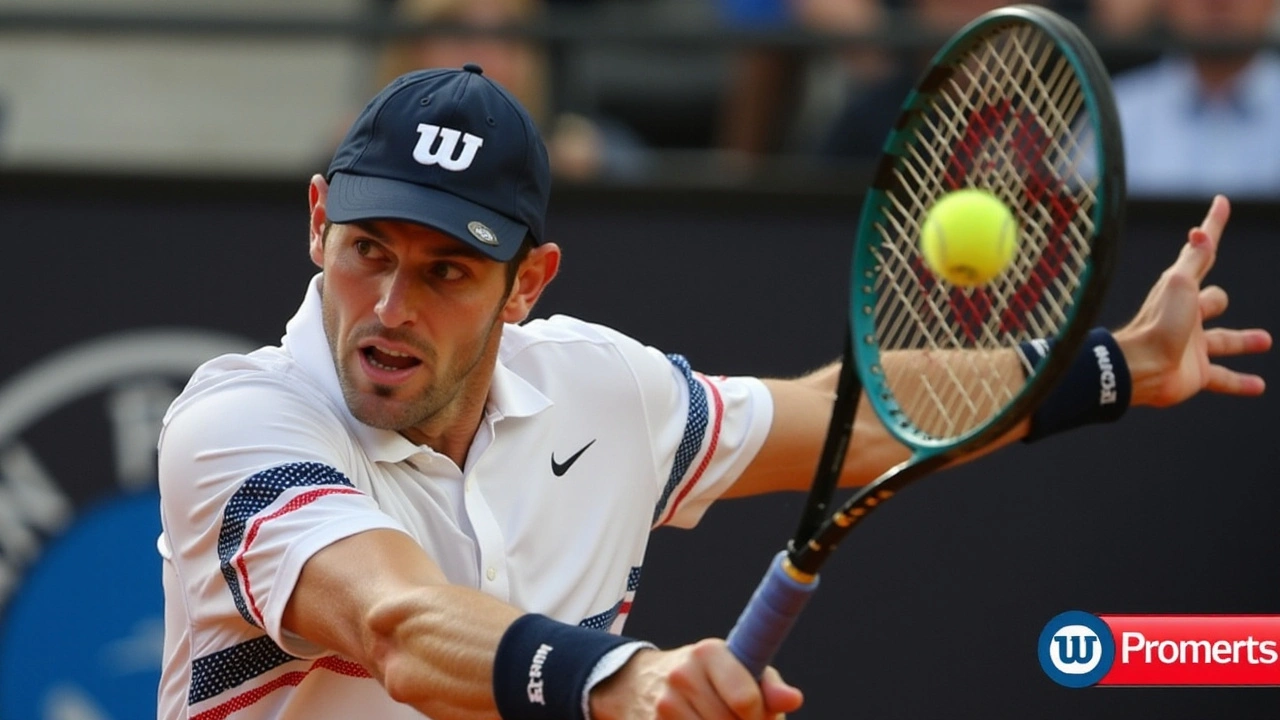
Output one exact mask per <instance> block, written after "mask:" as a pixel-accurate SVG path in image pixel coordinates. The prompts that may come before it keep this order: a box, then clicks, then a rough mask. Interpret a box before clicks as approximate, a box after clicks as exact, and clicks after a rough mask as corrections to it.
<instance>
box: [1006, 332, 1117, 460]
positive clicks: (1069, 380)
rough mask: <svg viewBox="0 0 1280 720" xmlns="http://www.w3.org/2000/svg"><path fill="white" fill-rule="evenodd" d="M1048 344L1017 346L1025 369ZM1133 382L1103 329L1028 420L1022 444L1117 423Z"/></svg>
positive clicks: (1038, 358)
mask: <svg viewBox="0 0 1280 720" xmlns="http://www.w3.org/2000/svg"><path fill="white" fill-rule="evenodd" d="M1051 347H1052V341H1048V342H1046V341H1044V340H1034V341H1031V342H1025V343H1021V344H1020V345H1019V346H1018V350H1019V352H1021V353H1022V357H1023V360H1024V361H1025V362H1026V365H1025V367H1035V366H1036V365H1037V364H1039V362H1040V361H1041V360H1042V359H1044V357H1045V356H1046V355H1048V354H1049V349H1050V348H1051ZM1132 391H1133V383H1132V381H1131V379H1130V377H1129V366H1128V364H1127V363H1125V359H1124V353H1123V352H1121V351H1120V346H1119V345H1118V344H1116V340H1115V338H1114V337H1112V336H1111V333H1109V332H1107V331H1106V330H1105V329H1104V328H1094V329H1093V330H1090V331H1089V334H1088V335H1087V336H1085V341H1084V344H1083V345H1082V346H1081V350H1080V354H1079V355H1077V356H1076V358H1075V360H1074V361H1073V362H1072V363H1071V366H1070V367H1068V368H1067V371H1066V374H1065V375H1064V376H1063V377H1062V380H1061V381H1059V383H1058V386H1057V387H1056V388H1054V389H1053V390H1051V391H1050V392H1049V396H1048V397H1047V398H1045V399H1044V402H1042V403H1041V404H1040V407H1039V408H1037V409H1036V411H1035V413H1034V414H1032V416H1031V429H1030V431H1028V433H1027V436H1026V437H1025V438H1023V442H1028V443H1030V442H1035V441H1037V440H1040V439H1043V438H1046V437H1048V436H1050V435H1055V434H1057V433H1060V432H1064V431H1066V430H1070V429H1072V428H1077V427H1080V426H1082V425H1089V424H1092V423H1104V422H1112V421H1115V420H1119V419H1120V417H1121V416H1122V415H1124V412H1125V410H1127V409H1128V408H1129V399H1130V396H1131V394H1132Z"/></svg>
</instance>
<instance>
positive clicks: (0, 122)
mask: <svg viewBox="0 0 1280 720" xmlns="http://www.w3.org/2000/svg"><path fill="white" fill-rule="evenodd" d="M1001 4H1005V3H1000V2H992V1H991V0H222V1H221V2H219V3H206V2H198V1H197V0H0V170H5V169H8V170H15V169H16V170H23V171H26V170H36V171H43V170H60V169H76V170H78V171H84V170H91V171H106V172H111V173H126V174H137V173H142V174H152V173H158V174H162V175H174V174H179V175H183V176H192V175H195V176H206V175H219V174H230V175H236V176H246V175H250V176H256V175H261V176H269V177H273V178H277V177H282V176H285V177H288V176H301V177H305V176H306V175H307V174H309V173H311V172H315V171H317V170H320V169H322V168H323V167H324V166H325V164H326V163H327V159H328V155H329V152H330V150H331V149H332V147H333V145H334V144H335V143H336V142H337V140H338V139H339V138H340V137H341V134H342V132H343V130H344V129H345V126H346V123H347V122H348V121H349V120H350V119H352V118H353V117H354V115H355V113H356V112H357V111H358V110H359V108H360V107H361V106H362V105H363V103H364V102H365V100H366V99H367V98H368V97H369V96H371V95H372V94H373V93H374V92H375V91H376V90H377V89H378V88H379V87H381V86H382V84H384V83H385V82H386V81H387V80H389V79H390V78H392V77H394V76H395V75H398V74H399V73H401V72H404V71H407V70H410V69H413V68H416V67H423V66H450V65H452V66H457V65H461V64H462V63H465V62H477V63H479V64H481V65H482V66H483V67H484V68H485V72H486V73H487V74H488V75H489V76H490V77H493V78H494V79H496V80H498V81H499V82H501V83H503V84H504V85H506V86H508V88H509V89H511V90H512V91H513V92H514V93H515V94H516V95H517V96H519V97H520V98H521V99H522V100H523V101H524V102H525V104H526V105H527V106H528V107H529V108H530V110H531V111H532V112H533V114H534V115H535V116H536V117H537V118H538V120H539V122H540V124H541V125H542V128H543V130H544V132H545V135H546V138H547V141H548V146H549V148H550V149H551V153H552V163H553V170H554V171H555V173H556V175H557V176H558V178H560V180H561V181H563V182H578V183H614V184H618V183H631V184H644V185H658V186H669V185H688V184H703V185H713V186H725V185H727V186H737V185H745V184H753V183H754V184H760V183H768V184H773V185H784V186H788V185H794V186H796V187H800V188H804V189H812V188H813V187H815V186H820V185H822V184H823V183H832V182H841V181H842V180H841V179H840V175H839V173H846V172H853V173H857V172H859V171H860V170H862V169H863V168H865V166H866V163H867V161H868V160H869V159H870V158H873V157H874V156H875V154H876V153H877V152H878V150H879V147H880V143H881V141H882V140H883V138H884V136H885V132H886V130H887V128H888V127H889V124H890V122H891V121H892V119H893V117H894V115H895V113H896V110H897V107H898V105H899V104H900V103H901V101H902V100H903V98H904V97H905V95H906V92H907V90H908V89H909V88H910V86H911V84H912V82H913V81H914V80H915V78H916V75H917V73H918V72H919V69H920V68H921V66H922V64H923V63H924V62H925V60H927V58H928V57H929V56H930V55H931V54H932V53H933V52H934V51H935V50H937V49H938V47H940V46H941V44H942V42H943V41H944V39H945V38H946V37H947V35H949V34H950V33H951V32H953V31H954V30H956V29H957V28H958V27H960V26H961V25H963V24H964V23H965V22H967V21H969V20H971V19H972V18H974V17H975V16H977V15H978V14H980V13H981V12H983V11H985V10H988V9H991V8H993V7H997V6H999V5H1001ZM1042 4H1046V5H1048V6H1050V7H1052V8H1054V9H1056V10H1058V11H1059V12H1061V13H1063V14H1064V15H1066V16H1068V17H1070V18H1072V19H1073V20H1075V21H1076V22H1077V23H1079V24H1080V25H1081V26H1082V27H1084V28H1085V29H1086V31H1087V32H1088V33H1089V34H1090V36H1091V37H1092V38H1093V39H1094V40H1095V42H1096V44H1097V45H1098V47H1099V49H1100V51H1101V52H1102V54H1103V56H1104V59H1105V61H1106V62H1107V64H1108V67H1109V68H1110V69H1111V70H1112V72H1113V75H1114V77H1115V85H1116V90H1117V95H1118V99H1119V102H1120V106H1121V110H1122V115H1123V123H1124V128H1125V134H1126V140H1127V146H1128V155H1129V166H1130V184H1131V189H1132V191H1133V193H1134V194H1135V195H1136V196H1143V195H1151V196H1157V197H1165V196H1190V197H1197V198H1198V197H1207V196H1208V195H1209V194H1211V193H1213V192H1217V191H1225V192H1229V193H1231V194H1232V195H1233V196H1234V197H1238V198H1244V197H1248V196H1255V197H1260V198H1270V197H1273V196H1275V195H1276V194H1277V193H1280V62H1278V61H1277V55H1276V54H1275V52H1274V51H1273V50H1272V49H1271V45H1272V43H1273V42H1274V41H1275V40H1276V38H1277V33H1278V28H1280V24H1278V22H1277V2H1276V0H1050V1H1049V2H1046V3H1042Z"/></svg>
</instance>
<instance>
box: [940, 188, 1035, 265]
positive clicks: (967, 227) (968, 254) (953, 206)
mask: <svg viewBox="0 0 1280 720" xmlns="http://www.w3.org/2000/svg"><path fill="white" fill-rule="evenodd" d="M1017 251H1018V221H1017V220H1016V219H1015V218H1014V217H1013V213H1012V212H1011V211H1010V210H1009V208H1008V207H1007V206H1006V205H1005V204H1004V203H1002V202H1000V199H999V198H997V197H996V196H995V195H993V194H991V193H990V192H987V191H986V190H978V189H976V188H969V189H965V190H956V191H955V192H950V193H947V194H946V195H944V196H943V197H942V199H941V200H939V201H938V202H937V203H935V204H934V206H933V207H932V208H930V209H929V214H928V215H927V216H926V217H925V221H924V226H923V227H922V228H921V230H920V252H921V253H922V254H923V255H924V259H925V262H927V263H928V264H929V268H930V269H932V270H933V271H934V273H936V274H938V275H939V276H941V277H942V278H944V279H946V280H947V281H948V282H950V283H952V284H954V285H960V286H962V287H973V286H976V285H985V284H986V283H989V282H991V281H992V280H993V279H995V277H996V276H997V275H999V274H1000V273H1002V272H1004V270H1005V268H1007V267H1008V266H1009V263H1010V262H1012V261H1013V256H1014V255H1015V254H1016V253H1017Z"/></svg>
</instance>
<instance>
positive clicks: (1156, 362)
mask: <svg viewBox="0 0 1280 720" xmlns="http://www.w3.org/2000/svg"><path fill="white" fill-rule="evenodd" d="M1230 216H1231V205H1230V203H1228V202H1227V199H1226V198H1225V197H1223V196H1221V195H1219V196H1217V197H1215V198H1214V199H1213V203H1212V204H1211V205H1210V206H1209V212H1208V213H1207V214H1206V215H1205V218H1204V221H1203V222H1202V223H1200V225H1199V227H1195V228H1192V229H1191V231H1190V232H1189V233H1188V234H1187V243H1186V245H1184V246H1183V247H1182V251H1181V252H1180V253H1179V255H1178V259H1177V260H1176V261H1174V263H1173V265H1171V266H1169V268H1168V269H1167V270H1165V271H1164V273H1163V274H1162V275H1161V276H1160V279H1159V280H1158V281H1157V282H1156V284H1155V285H1154V286H1153V287H1152V288H1151V291H1150V292H1149V293H1148V294H1147V298H1146V300H1145V301H1143V303H1142V307H1141V308H1140V309H1139V310H1138V314H1137V315H1136V316H1134V318H1133V320H1131V321H1130V322H1129V323H1128V324H1127V325H1125V326H1124V327H1123V328H1121V329H1120V330H1117V331H1116V333H1115V338H1116V341H1117V342H1118V343H1119V344H1120V347H1121V348H1122V349H1123V350H1124V355H1125V359H1126V361H1127V362H1128V365H1129V372H1130V375H1131V376H1132V378H1133V397H1132V400H1131V404H1133V405H1150V406H1153V407H1167V406H1170V405H1176V404H1178V403H1180V402H1182V401H1184V400H1186V399H1188V398H1190V397H1192V396H1194V395H1195V394H1197V393H1199V392H1200V391H1202V390H1208V391H1209V392H1216V393H1223V394H1227V395H1241V396H1255V395H1261V394H1262V392H1263V390H1265V388H1266V382H1265V381H1264V380H1263V379H1262V378H1261V377H1259V376H1257V375H1251V374H1247V373H1241V372H1236V371H1234V370H1231V369H1229V368H1227V367H1225V366H1223V365H1220V364H1218V363H1217V362H1216V361H1217V360H1219V359H1220V358H1225V357H1232V356H1236V355H1250V354H1255V353H1260V352H1265V351H1267V350H1269V349H1270V348H1271V334H1270V333H1268V332H1267V331H1266V330H1262V329H1256V328H1251V329H1231V328H1209V329H1206V328H1205V326H1204V324H1205V322H1206V321H1209V320H1213V319H1215V318H1217V317H1218V316H1220V315H1222V313H1223V312H1224V311H1225V310H1226V309H1227V291H1226V290H1224V289H1222V288H1221V287H1218V286H1216V285H1208V286H1202V284H1203V282H1204V279H1205V276H1206V275H1208V273H1209V270H1210V269H1211V268H1212V267H1213V263H1214V260H1215V259H1216V257H1217V253H1218V244H1219V242H1221V240H1222V231H1223V229H1224V228H1225V227H1226V225H1227V219H1228V218H1229V217H1230Z"/></svg>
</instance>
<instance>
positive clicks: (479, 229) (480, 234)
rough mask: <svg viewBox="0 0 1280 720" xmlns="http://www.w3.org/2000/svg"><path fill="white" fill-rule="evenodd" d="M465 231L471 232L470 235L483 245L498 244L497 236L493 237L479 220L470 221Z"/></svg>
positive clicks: (486, 226)
mask: <svg viewBox="0 0 1280 720" xmlns="http://www.w3.org/2000/svg"><path fill="white" fill-rule="evenodd" d="M467 230H469V231H471V234H472V235H474V236H475V238H476V239H477V240H479V241H480V242H482V243H484V244H485V245H497V244H498V236H497V235H495V234H494V232H493V231H492V230H490V229H489V226H488V225H485V224H484V223H482V222H480V221H479V220H472V221H471V222H469V223H467Z"/></svg>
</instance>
